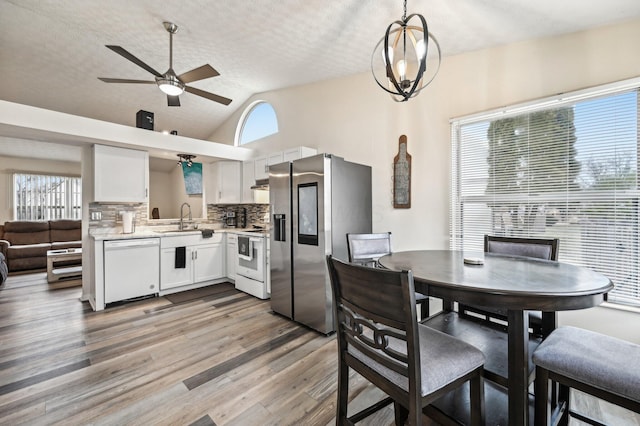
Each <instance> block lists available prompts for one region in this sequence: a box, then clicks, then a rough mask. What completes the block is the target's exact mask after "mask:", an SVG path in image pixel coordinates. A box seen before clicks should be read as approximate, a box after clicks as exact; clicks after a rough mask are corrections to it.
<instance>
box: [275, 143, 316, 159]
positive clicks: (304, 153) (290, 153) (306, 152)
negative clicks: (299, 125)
mask: <svg viewBox="0 0 640 426" xmlns="http://www.w3.org/2000/svg"><path fill="white" fill-rule="evenodd" d="M317 153H318V150H317V149H315V148H307V147H306V146H299V147H297V148H291V149H287V150H285V151H282V161H283V162H284V161H293V160H299V159H300V158H305V157H311V156H312V155H316V154H317Z"/></svg>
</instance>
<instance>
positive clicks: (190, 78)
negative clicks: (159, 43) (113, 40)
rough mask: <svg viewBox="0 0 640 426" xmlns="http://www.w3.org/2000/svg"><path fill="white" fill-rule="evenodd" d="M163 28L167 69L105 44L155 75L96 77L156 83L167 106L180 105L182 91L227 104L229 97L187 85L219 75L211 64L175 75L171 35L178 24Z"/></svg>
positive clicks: (104, 79)
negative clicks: (144, 77) (148, 77)
mask: <svg viewBox="0 0 640 426" xmlns="http://www.w3.org/2000/svg"><path fill="white" fill-rule="evenodd" d="M163 24H164V28H165V29H166V30H167V32H169V69H168V70H167V71H166V72H165V73H164V74H160V73H159V72H158V71H156V70H155V69H153V68H151V67H150V66H149V65H147V64H146V63H144V62H142V61H141V60H140V59H138V58H137V57H135V56H134V55H132V54H131V53H129V52H128V51H127V50H126V49H124V48H123V47H121V46H113V45H106V47H107V48H109V49H111V50H113V51H114V52H116V53H117V54H118V55H120V56H122V57H124V58H125V59H128V60H129V61H131V62H133V63H134V64H136V65H137V66H139V67H140V68H143V69H144V70H146V71H148V72H150V73H151V74H153V75H154V76H155V80H131V79H122V78H104V77H98V79H100V80H102V81H104V82H105V83H133V84H154V83H155V84H157V85H158V87H159V88H160V90H162V91H163V92H164V93H166V94H167V104H168V105H169V106H180V98H179V95H181V94H182V93H183V92H189V93H193V94H194V95H198V96H201V97H203V98H206V99H209V100H212V101H214V102H218V103H221V104H223V105H229V104H230V103H231V99H229V98H225V97H224V96H220V95H216V94H214V93H210V92H206V91H204V90H200V89H196V88H195V87H191V86H187V84H188V83H192V82H194V81H198V80H204V79H205V78H211V77H216V76H218V75H220V73H219V72H218V71H216V70H215V69H214V68H213V67H212V66H211V65H209V64H206V65H202V66H200V67H198V68H194V69H192V70H191V71H187V72H185V73H182V74H180V75H177V74H176V73H175V71H173V35H174V34H175V33H176V32H177V31H178V26H177V25H176V24H174V23H171V22H163Z"/></svg>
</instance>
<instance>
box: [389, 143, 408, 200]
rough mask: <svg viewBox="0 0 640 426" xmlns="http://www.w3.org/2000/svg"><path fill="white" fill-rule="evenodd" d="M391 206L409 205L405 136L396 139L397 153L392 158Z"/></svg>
mask: <svg viewBox="0 0 640 426" xmlns="http://www.w3.org/2000/svg"><path fill="white" fill-rule="evenodd" d="M393 207H394V208H396V209H408V208H410V207H411V155H409V153H408V152H407V137H406V136H405V135H402V136H400V139H399V140H398V155H396V156H395V158H394V159H393Z"/></svg>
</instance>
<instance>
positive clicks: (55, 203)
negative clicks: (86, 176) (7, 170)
mask: <svg viewBox="0 0 640 426" xmlns="http://www.w3.org/2000/svg"><path fill="white" fill-rule="evenodd" d="M13 190H14V196H13V200H14V203H13V204H14V218H15V220H51V219H81V218H82V184H81V180H80V178H78V177H68V176H52V175H38V174H28V173H14V175H13Z"/></svg>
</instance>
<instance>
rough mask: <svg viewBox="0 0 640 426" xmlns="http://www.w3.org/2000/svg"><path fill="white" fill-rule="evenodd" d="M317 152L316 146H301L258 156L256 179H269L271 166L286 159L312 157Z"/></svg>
mask: <svg viewBox="0 0 640 426" xmlns="http://www.w3.org/2000/svg"><path fill="white" fill-rule="evenodd" d="M317 153H318V151H317V150H316V149H315V148H307V147H306V146H299V147H296V148H290V149H287V150H284V151H279V152H274V153H272V154H269V155H267V156H264V157H258V158H256V159H255V160H254V174H255V176H254V178H255V180H259V179H269V166H273V165H274V164H279V163H284V162H285V161H293V160H298V159H300V158H304V157H310V156H312V155H316V154H317Z"/></svg>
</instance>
